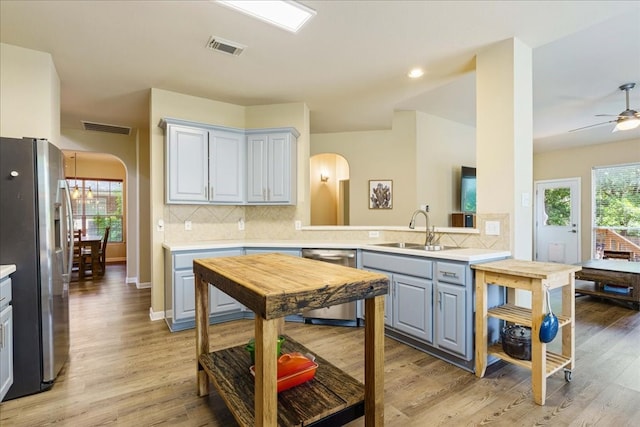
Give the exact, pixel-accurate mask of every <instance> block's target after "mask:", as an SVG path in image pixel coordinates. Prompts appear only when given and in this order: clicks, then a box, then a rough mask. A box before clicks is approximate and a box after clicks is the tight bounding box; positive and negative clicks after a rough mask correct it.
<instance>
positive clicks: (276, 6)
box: [216, 0, 316, 33]
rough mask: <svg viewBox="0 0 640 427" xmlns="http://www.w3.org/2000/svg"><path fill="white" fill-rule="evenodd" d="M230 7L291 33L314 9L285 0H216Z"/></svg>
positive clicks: (307, 18)
mask: <svg viewBox="0 0 640 427" xmlns="http://www.w3.org/2000/svg"><path fill="white" fill-rule="evenodd" d="M216 1H217V3H220V4H223V5H225V6H227V7H230V8H232V9H235V10H238V11H240V12H242V13H246V14H247V15H250V16H253V17H254V18H258V19H260V20H262V21H264V22H267V23H269V24H271V25H275V26H277V27H280V28H283V29H285V30H287V31H291V32H292V33H296V32H298V30H300V28H302V26H303V25H304V24H305V23H306V22H307V21H308V20H309V19H311V18H312V17H313V16H314V15H315V14H316V11H315V10H313V9H310V8H308V7H307V6H305V5H303V4H300V3H298V2H295V1H287V0H261V1H260V0H258V1H250V0H216Z"/></svg>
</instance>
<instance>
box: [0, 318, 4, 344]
mask: <svg viewBox="0 0 640 427" xmlns="http://www.w3.org/2000/svg"><path fill="white" fill-rule="evenodd" d="M0 348H4V325H3V324H2V323H0Z"/></svg>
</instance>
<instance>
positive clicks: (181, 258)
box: [173, 249, 243, 270]
mask: <svg viewBox="0 0 640 427" xmlns="http://www.w3.org/2000/svg"><path fill="white" fill-rule="evenodd" d="M242 252H243V251H242V249H225V250H219V251H200V252H182V253H176V254H174V255H173V260H174V262H173V268H174V269H176V270H180V269H184V268H189V269H192V268H193V260H194V259H197V258H213V257H216V258H217V257H224V256H237V255H242V254H243V253H242Z"/></svg>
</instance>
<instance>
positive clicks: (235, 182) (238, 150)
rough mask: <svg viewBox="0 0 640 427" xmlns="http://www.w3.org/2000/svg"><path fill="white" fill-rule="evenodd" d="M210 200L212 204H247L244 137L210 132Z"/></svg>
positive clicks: (234, 133)
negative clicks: (245, 201)
mask: <svg viewBox="0 0 640 427" xmlns="http://www.w3.org/2000/svg"><path fill="white" fill-rule="evenodd" d="M209 140H210V143H209V199H210V201H212V202H221V203H242V202H243V201H244V176H245V142H244V134H241V133H236V132H228V131H219V130H215V131H211V132H210V134H209Z"/></svg>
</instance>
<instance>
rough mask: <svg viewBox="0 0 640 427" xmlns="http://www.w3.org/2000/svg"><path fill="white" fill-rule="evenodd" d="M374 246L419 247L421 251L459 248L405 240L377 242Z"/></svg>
mask: <svg viewBox="0 0 640 427" xmlns="http://www.w3.org/2000/svg"><path fill="white" fill-rule="evenodd" d="M376 246H386V247H389V248H406V249H419V250H423V251H444V250H447V249H459V248H457V247H456V246H444V245H426V246H425V245H423V244H422V243H406V242H392V243H377V244H376Z"/></svg>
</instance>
